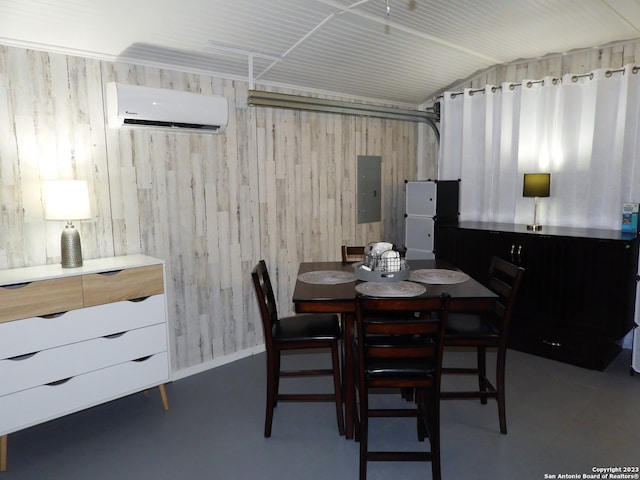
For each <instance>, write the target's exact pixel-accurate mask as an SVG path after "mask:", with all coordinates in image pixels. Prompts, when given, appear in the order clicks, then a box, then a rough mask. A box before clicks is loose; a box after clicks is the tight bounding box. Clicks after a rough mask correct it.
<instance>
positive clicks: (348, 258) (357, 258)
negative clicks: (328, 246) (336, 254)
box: [342, 245, 365, 263]
mask: <svg viewBox="0 0 640 480" xmlns="http://www.w3.org/2000/svg"><path fill="white" fill-rule="evenodd" d="M364 249H365V247H364V246H359V245H358V246H356V245H342V263H354V262H361V261H363V260H364Z"/></svg>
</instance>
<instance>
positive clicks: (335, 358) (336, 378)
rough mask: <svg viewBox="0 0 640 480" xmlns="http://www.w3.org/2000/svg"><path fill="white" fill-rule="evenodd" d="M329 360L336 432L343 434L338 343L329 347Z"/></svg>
mask: <svg viewBox="0 0 640 480" xmlns="http://www.w3.org/2000/svg"><path fill="white" fill-rule="evenodd" d="M331 358H332V364H333V392H334V395H335V401H336V415H337V418H338V432H339V433H340V435H344V434H345V428H344V415H343V412H342V385H341V380H340V354H339V352H338V342H336V343H334V344H333V345H332V347H331Z"/></svg>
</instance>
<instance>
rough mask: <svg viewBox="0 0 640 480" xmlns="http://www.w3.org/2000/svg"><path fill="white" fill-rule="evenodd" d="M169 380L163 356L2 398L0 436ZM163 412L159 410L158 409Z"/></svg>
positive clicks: (125, 364) (165, 357)
mask: <svg viewBox="0 0 640 480" xmlns="http://www.w3.org/2000/svg"><path fill="white" fill-rule="evenodd" d="M168 380H169V366H168V356H167V354H166V353H160V354H158V355H154V356H152V357H150V358H148V359H147V360H145V361H140V362H127V363H121V364H118V365H115V366H113V367H110V368H105V369H102V370H96V371H94V372H91V373H87V374H84V375H79V376H77V377H73V378H71V379H70V380H69V381H67V382H65V383H61V384H59V385H55V386H50V385H43V386H40V387H36V388H32V389H29V390H22V391H20V392H18V393H14V394H12V395H5V396H3V397H0V412H2V415H0V435H5V434H8V433H11V432H14V431H16V430H21V429H23V428H27V427H30V426H32V425H36V424H38V423H42V422H45V421H47V420H52V419H54V418H57V417H60V416H62V415H67V414H69V413H73V412H77V411H78V410H83V409H85V408H89V407H92V406H94V405H98V404H101V403H105V402H108V401H110V400H114V399H116V398H120V397H123V396H125V395H129V394H131V393H135V392H139V391H142V390H145V389H147V388H150V387H154V386H156V385H159V384H161V383H165V382H167V381H168ZM158 408H160V406H158Z"/></svg>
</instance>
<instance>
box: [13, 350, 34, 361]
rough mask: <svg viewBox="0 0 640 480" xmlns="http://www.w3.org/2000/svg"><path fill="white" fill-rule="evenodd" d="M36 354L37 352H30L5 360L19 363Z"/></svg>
mask: <svg viewBox="0 0 640 480" xmlns="http://www.w3.org/2000/svg"><path fill="white" fill-rule="evenodd" d="M36 353H38V352H31V353H25V354H23V355H16V356H15V357H9V358H7V360H14V361H17V362H19V361H20V360H26V359H28V358H31V357H33V356H34V355H35V354H36Z"/></svg>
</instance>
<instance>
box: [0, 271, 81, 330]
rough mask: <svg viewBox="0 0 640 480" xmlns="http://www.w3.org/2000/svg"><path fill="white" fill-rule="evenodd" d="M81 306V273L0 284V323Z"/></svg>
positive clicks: (65, 310)
mask: <svg viewBox="0 0 640 480" xmlns="http://www.w3.org/2000/svg"><path fill="white" fill-rule="evenodd" d="M82 307H83V301H82V279H81V277H80V276H73V277H66V278H55V279H50V280H38V281H37V282H28V283H23V284H17V285H5V286H2V287H0V323H1V322H7V321H11V320H18V319H21V318H29V317H35V316H38V315H50V314H54V313H60V312H67V311H69V310H74V309H78V308H82Z"/></svg>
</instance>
